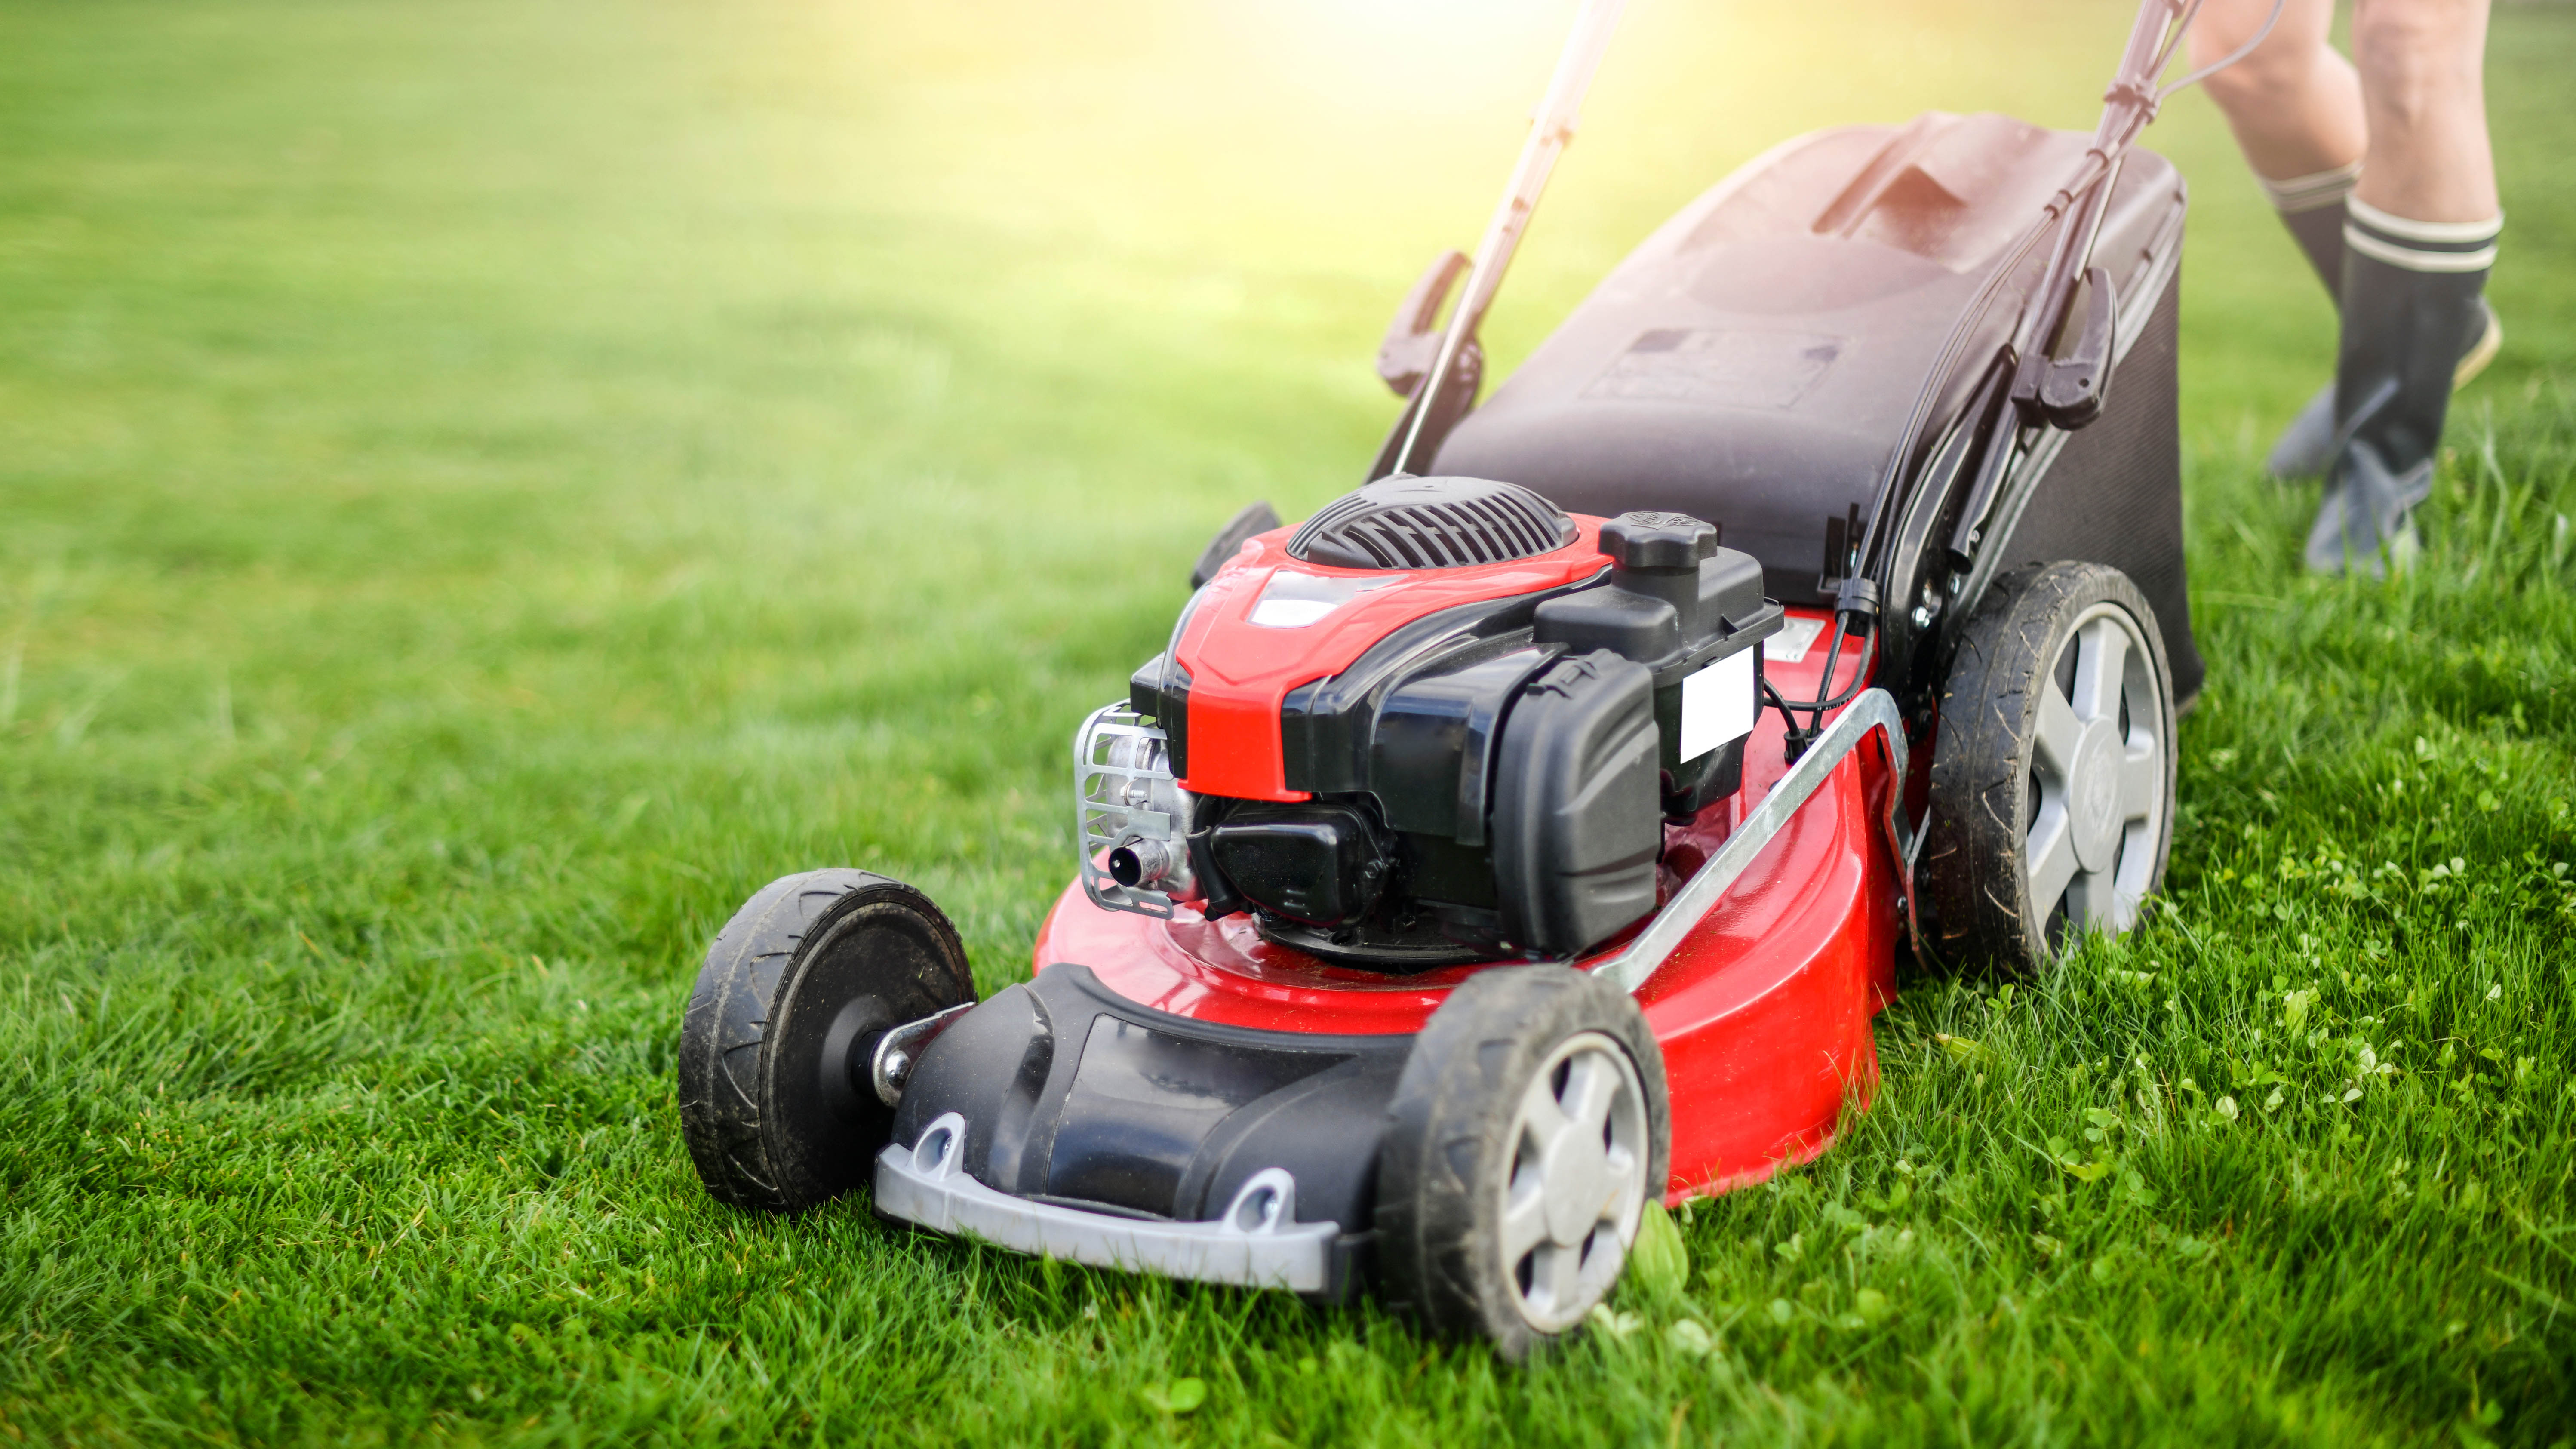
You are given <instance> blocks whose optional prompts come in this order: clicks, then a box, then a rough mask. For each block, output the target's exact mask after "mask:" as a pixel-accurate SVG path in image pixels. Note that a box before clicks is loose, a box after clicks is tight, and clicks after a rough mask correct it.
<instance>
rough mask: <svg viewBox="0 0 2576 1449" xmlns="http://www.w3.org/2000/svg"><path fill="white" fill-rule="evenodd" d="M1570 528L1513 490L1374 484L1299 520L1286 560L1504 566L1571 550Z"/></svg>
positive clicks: (1557, 514)
mask: <svg viewBox="0 0 2576 1449" xmlns="http://www.w3.org/2000/svg"><path fill="white" fill-rule="evenodd" d="M1574 537H1575V527H1574V520H1573V519H1571V518H1568V517H1566V516H1565V514H1564V513H1563V512H1561V511H1559V510H1558V508H1557V506H1556V505H1555V504H1553V503H1550V502H1548V501H1547V500H1546V499H1544V498H1541V497H1539V496H1538V495H1537V494H1535V493H1533V492H1531V491H1530V490H1528V489H1526V488H1523V487H1521V486H1520V485H1519V484H1517V483H1498V482H1495V481H1493V480H1491V479H1487V478H1381V479H1379V480H1378V481H1377V482H1375V483H1371V484H1369V485H1368V486H1367V487H1365V488H1362V489H1360V490H1359V491H1358V492H1356V493H1348V494H1344V495H1343V496H1342V497H1340V498H1338V499H1336V500H1334V501H1333V502H1332V503H1331V504H1328V505H1326V507H1325V508H1324V510H1323V511H1322V512H1320V513H1318V514H1316V515H1315V516H1314V517H1312V518H1310V519H1307V520H1306V523H1305V526H1303V527H1301V528H1299V529H1298V530H1297V533H1296V536H1295V537H1293V538H1291V539H1289V540H1288V553H1289V555H1290V556H1291V557H1293V558H1298V559H1303V560H1304V561H1306V562H1307V563H1314V564H1324V565H1327V566H1330V567H1333V568H1345V569H1452V568H1465V567H1467V566H1469V565H1472V564H1493V563H1507V562H1509V561H1511V560H1513V559H1519V558H1531V557H1534V556H1536V555H1538V554H1543V553H1553V552H1554V551H1556V550H1557V549H1560V548H1563V547H1565V546H1566V545H1567V544H1569V543H1572V542H1573V541H1574Z"/></svg>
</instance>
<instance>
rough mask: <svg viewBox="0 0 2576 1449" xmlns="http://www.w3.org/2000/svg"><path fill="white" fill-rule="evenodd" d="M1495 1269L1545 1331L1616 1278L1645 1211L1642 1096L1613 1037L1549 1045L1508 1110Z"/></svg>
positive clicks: (1563, 1322)
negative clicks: (1506, 1157)
mask: <svg viewBox="0 0 2576 1449" xmlns="http://www.w3.org/2000/svg"><path fill="white" fill-rule="evenodd" d="M1507 1140H1508V1142H1509V1148H1508V1150H1509V1152H1510V1165H1509V1168H1508V1170H1507V1173H1506V1175H1505V1179H1504V1182H1503V1188H1502V1197H1503V1201H1502V1216H1501V1234H1500V1236H1501V1239H1502V1242H1501V1246H1502V1258H1503V1271H1504V1273H1505V1275H1506V1277H1507V1279H1508V1281H1509V1283H1510V1286H1511V1290H1512V1296H1513V1300H1514V1303H1515V1306H1517V1307H1518V1308H1519V1309H1520V1312H1521V1316H1522V1317H1523V1318H1525V1319H1527V1320H1528V1321H1529V1323H1530V1326H1531V1327H1533V1328H1536V1329H1538V1330H1539V1331H1541V1332H1543V1333H1562V1332H1564V1331H1565V1330H1566V1329H1568V1328H1571V1327H1573V1326H1574V1325H1575V1323H1577V1322H1578V1321H1580V1320H1581V1319H1582V1317H1583V1315H1584V1314H1585V1313H1586V1312H1588V1311H1590V1309H1591V1307H1592V1305H1594V1304H1596V1303H1598V1302H1600V1301H1601V1300H1602V1298H1603V1297H1605V1296H1606V1295H1607V1294H1608V1293H1609V1291H1610V1285H1611V1284H1613V1283H1615V1282H1617V1281H1618V1278H1619V1269H1620V1266H1621V1265H1622V1264H1623V1263H1624V1262H1625V1261H1626V1260H1627V1253H1628V1245H1629V1244H1630V1243H1632V1242H1634V1241H1635V1240H1636V1236H1637V1222H1638V1219H1639V1217H1640V1215H1642V1214H1643V1213H1644V1211H1645V1205H1646V1191H1647V1189H1648V1186H1649V1184H1648V1183H1647V1182H1646V1165H1647V1158H1648V1152H1647V1149H1646V1094H1645V1089H1644V1086H1643V1084H1642V1083H1641V1082H1640V1080H1639V1079H1638V1076H1637V1068H1636V1066H1635V1064H1634V1063H1632V1062H1631V1061H1629V1059H1628V1054H1627V1052H1626V1051H1624V1050H1622V1049H1621V1048H1620V1046H1619V1044H1618V1043H1617V1042H1615V1041H1613V1040H1611V1039H1610V1038H1609V1037H1607V1036H1604V1035H1602V1034H1601V1033H1599V1032H1589V1031H1587V1032H1581V1033H1578V1034H1576V1035H1574V1036H1571V1037H1568V1038H1567V1039H1566V1040H1564V1041H1562V1042H1560V1043H1558V1044H1557V1047H1556V1049H1555V1050H1554V1051H1553V1052H1550V1053H1549V1054H1548V1057H1547V1060H1546V1062H1545V1063H1544V1064H1542V1066H1541V1067H1540V1069H1539V1071H1538V1073H1537V1074H1536V1075H1535V1076H1534V1077H1532V1078H1531V1080H1530V1084H1529V1086H1528V1087H1527V1088H1526V1089H1524V1090H1523V1091H1522V1093H1521V1100H1520V1102H1519V1104H1518V1105H1517V1107H1516V1108H1515V1110H1514V1112H1513V1116H1512V1126H1511V1133H1510V1136H1509V1138H1508V1139H1507Z"/></svg>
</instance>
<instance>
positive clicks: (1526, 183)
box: [1380, 0, 2162, 477]
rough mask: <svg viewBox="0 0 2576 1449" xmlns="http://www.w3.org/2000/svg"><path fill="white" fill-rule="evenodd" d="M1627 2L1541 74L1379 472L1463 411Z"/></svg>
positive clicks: (1596, 0) (1576, 37) (1584, 29)
mask: <svg viewBox="0 0 2576 1449" xmlns="http://www.w3.org/2000/svg"><path fill="white" fill-rule="evenodd" d="M2156 3H2162V0H2156ZM1626 4H1627V0H1583V9H1582V10H1581V11H1579V12H1578V13H1577V14H1576V15H1575V17H1574V33H1573V34H1571V35H1569V36H1567V37H1566V41H1565V50H1564V52H1563V53H1562V54H1560V55H1559V56H1558V57H1557V59H1556V71H1555V73H1554V74H1553V75H1551V76H1550V77H1549V78H1548V82H1547V94H1546V95H1545V96H1544V97H1542V98H1541V99H1540V101H1539V106H1538V113H1537V114H1536V115H1534V116H1532V117H1531V118H1530V128H1529V136H1528V137H1527V139H1525V140H1523V141H1522V142H1521V155H1520V160H1519V162H1518V163H1516V164H1515V165H1514V166H1513V167H1512V179H1511V184H1510V185H1508V186H1506V187H1504V188H1503V197H1502V200H1501V201H1499V202H1497V203H1496V204H1495V206H1494V215H1493V218H1492V219H1491V220H1489V221H1487V222H1486V223H1485V234H1484V236H1483V237H1482V238H1481V239H1480V240H1478V241H1477V243H1476V255H1475V260H1474V261H1473V262H1472V263H1471V264H1470V265H1469V267H1468V270H1467V286H1466V290H1465V291H1464V292H1462V293H1461V294H1460V295H1459V298H1458V305H1457V306H1456V307H1455V308H1453V309H1452V310H1451V311H1450V314H1449V326H1448V328H1447V330H1446V331H1444V332H1443V333H1441V336H1440V350H1439V351H1438V352H1436V353H1434V354H1433V355H1432V361H1431V368H1430V371H1429V372H1428V373H1427V374H1426V375H1425V376H1424V377H1423V380H1422V386H1421V390H1420V391H1419V392H1417V393H1416V394H1415V395H1414V400H1413V403H1412V405H1411V407H1410V408H1409V409H1408V410H1407V414H1406V418H1405V423H1404V440H1403V442H1401V443H1399V444H1397V445H1396V447H1395V448H1394V450H1393V455H1392V457H1390V458H1388V459H1386V460H1385V461H1386V463H1387V466H1386V468H1385V469H1384V470H1383V472H1382V473H1381V474H1380V476H1382V477H1385V476H1400V475H1402V474H1405V473H1408V472H1410V471H1411V470H1412V467H1413V464H1414V463H1415V461H1416V460H1417V456H1418V455H1419V454H1421V453H1423V452H1424V451H1425V450H1426V439H1425V436H1424V435H1425V433H1426V432H1428V431H1429V429H1428V428H1427V427H1426V426H1425V425H1426V424H1427V423H1429V422H1430V420H1431V419H1432V418H1434V417H1435V416H1441V415H1443V414H1444V413H1447V414H1458V413H1463V411H1464V410H1463V409H1461V408H1458V407H1456V406H1455V400H1452V405H1451V406H1450V407H1448V408H1445V409H1444V408H1442V407H1441V406H1439V404H1440V403H1441V401H1442V399H1441V396H1440V394H1441V392H1442V391H1443V390H1444V389H1446V388H1449V387H1452V386H1455V385H1457V384H1456V380H1455V378H1454V377H1453V374H1454V373H1456V372H1457V371H1458V360H1459V356H1460V354H1461V353H1463V352H1465V351H1466V350H1467V348H1468V347H1469V345H1470V344H1472V343H1473V342H1474V340H1475V336H1476V326H1477V324H1478V323H1480V322H1482V321H1484V320H1485V309H1486V308H1487V307H1490V306H1492V305H1493V301H1494V293H1495V292H1496V290H1498V289H1499V288H1500V287H1501V286H1502V284H1503V271H1504V269H1505V268H1507V267H1509V266H1510V265H1511V262H1512V253H1513V252H1514V251H1515V250H1517V249H1518V248H1519V246H1520V243H1521V233H1523V232H1525V231H1527V230H1528V229H1529V221H1530V213H1531V212H1533V211H1535V210H1536V209H1537V208H1538V198H1539V193H1540V192H1542V191H1544V190H1546V189H1547V177H1548V173H1549V172H1550V171H1552V170H1554V169H1555V167H1556V158H1557V157H1558V156H1560V155H1562V154H1564V152H1565V147H1566V143H1567V142H1569V141H1572V140H1573V139H1574V125H1575V120H1576V118H1577V116H1578V115H1579V114H1580V113H1581V111H1582V109H1583V94H1584V92H1585V91H1587V90H1590V89H1591V88H1592V76H1593V73H1594V72H1595V71H1597V70H1599V69H1600V68H1601V56H1602V54H1603V52H1605V51H1607V50H1608V49H1609V47H1610V32H1611V31H1612V29H1614V28H1615V27H1616V26H1617V25H1618V23H1619V12H1620V11H1621V10H1622V9H1624V8H1625V7H1626ZM1470 401H1472V399H1470ZM1439 444H1440V439H1439V438H1437V437H1431V438H1429V439H1428V440H1427V446H1428V448H1431V449H1436V448H1438V447H1439Z"/></svg>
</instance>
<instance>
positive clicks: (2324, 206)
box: [2254, 161, 2361, 296]
mask: <svg viewBox="0 0 2576 1449" xmlns="http://www.w3.org/2000/svg"><path fill="white" fill-rule="evenodd" d="M2254 179H2255V181H2257V182H2258V183H2260V184H2261V185H2262V187H2263V194H2264V195H2265V196H2268V197H2270V198H2271V200H2272V209H2273V210H2274V211H2277V212H2279V213H2280V214H2281V224H2282V225H2283V226H2286V227H2288V228H2289V229H2290V236H2291V238H2292V239H2293V240H2295V241H2296V242H2298V244H2299V250H2300V251H2302V252H2305V253H2307V256H2308V265H2310V266H2312V267H2314V268H2316V269H2317V276H2318V278H2319V279H2321V280H2322V281H2324V283H2325V284H2326V294H2327V295H2328V296H2341V295H2342V292H2341V288H2342V286H2343V200H2344V198H2345V197H2347V196H2350V195H2351V194H2352V188H2353V186H2354V184H2355V183H2356V182H2358V181H2360V180H2361V163H2360V162H2358V161H2355V162H2353V163H2352V164H2351V165H2349V166H2338V167H2336V168H2335V169H2333V170H2332V171H2318V172H2314V173H2311V174H2309V175H2306V176H2293V177H2290V178H2289V179H2287V180H2284V181H2275V180H2273V179H2272V178H2271V177H2268V176H2261V175H2258V176H2256V177H2255V178H2254Z"/></svg>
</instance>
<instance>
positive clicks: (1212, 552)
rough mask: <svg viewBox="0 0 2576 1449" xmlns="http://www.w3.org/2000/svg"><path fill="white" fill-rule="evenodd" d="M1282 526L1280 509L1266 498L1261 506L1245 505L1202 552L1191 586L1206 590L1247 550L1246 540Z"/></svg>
mask: <svg viewBox="0 0 2576 1449" xmlns="http://www.w3.org/2000/svg"><path fill="white" fill-rule="evenodd" d="M1278 526H1279V510H1278V509H1275V508H1273V507H1271V506H1270V500H1268V499H1266V498H1265V499H1263V500H1262V501H1260V502H1259V503H1248V504H1245V505H1244V506H1243V508H1242V509H1241V510H1240V511H1238V512H1237V513H1236V514H1235V515H1234V517H1232V518H1229V519H1227V520H1226V521H1225V527H1223V528H1220V529H1218V530H1217V531H1216V537H1214V538H1211V539H1209V540H1208V546H1207V547H1206V548H1203V549H1201V550H1199V561H1198V562H1197V563H1195V564H1192V565H1191V566H1190V587H1191V588H1193V589H1197V588H1203V587H1205V586H1206V584H1207V581H1208V580H1210V579H1212V578H1215V577H1216V571H1217V570H1218V569H1221V568H1224V567H1225V566H1226V565H1227V564H1229V563H1232V562H1234V556H1235V555H1236V554H1238V553H1241V552H1242V551H1243V541H1244V540H1245V539H1247V538H1250V537H1252V536H1253V535H1254V534H1256V533H1268V532H1269V531H1270V530H1272V529H1274V528H1277V527H1278Z"/></svg>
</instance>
